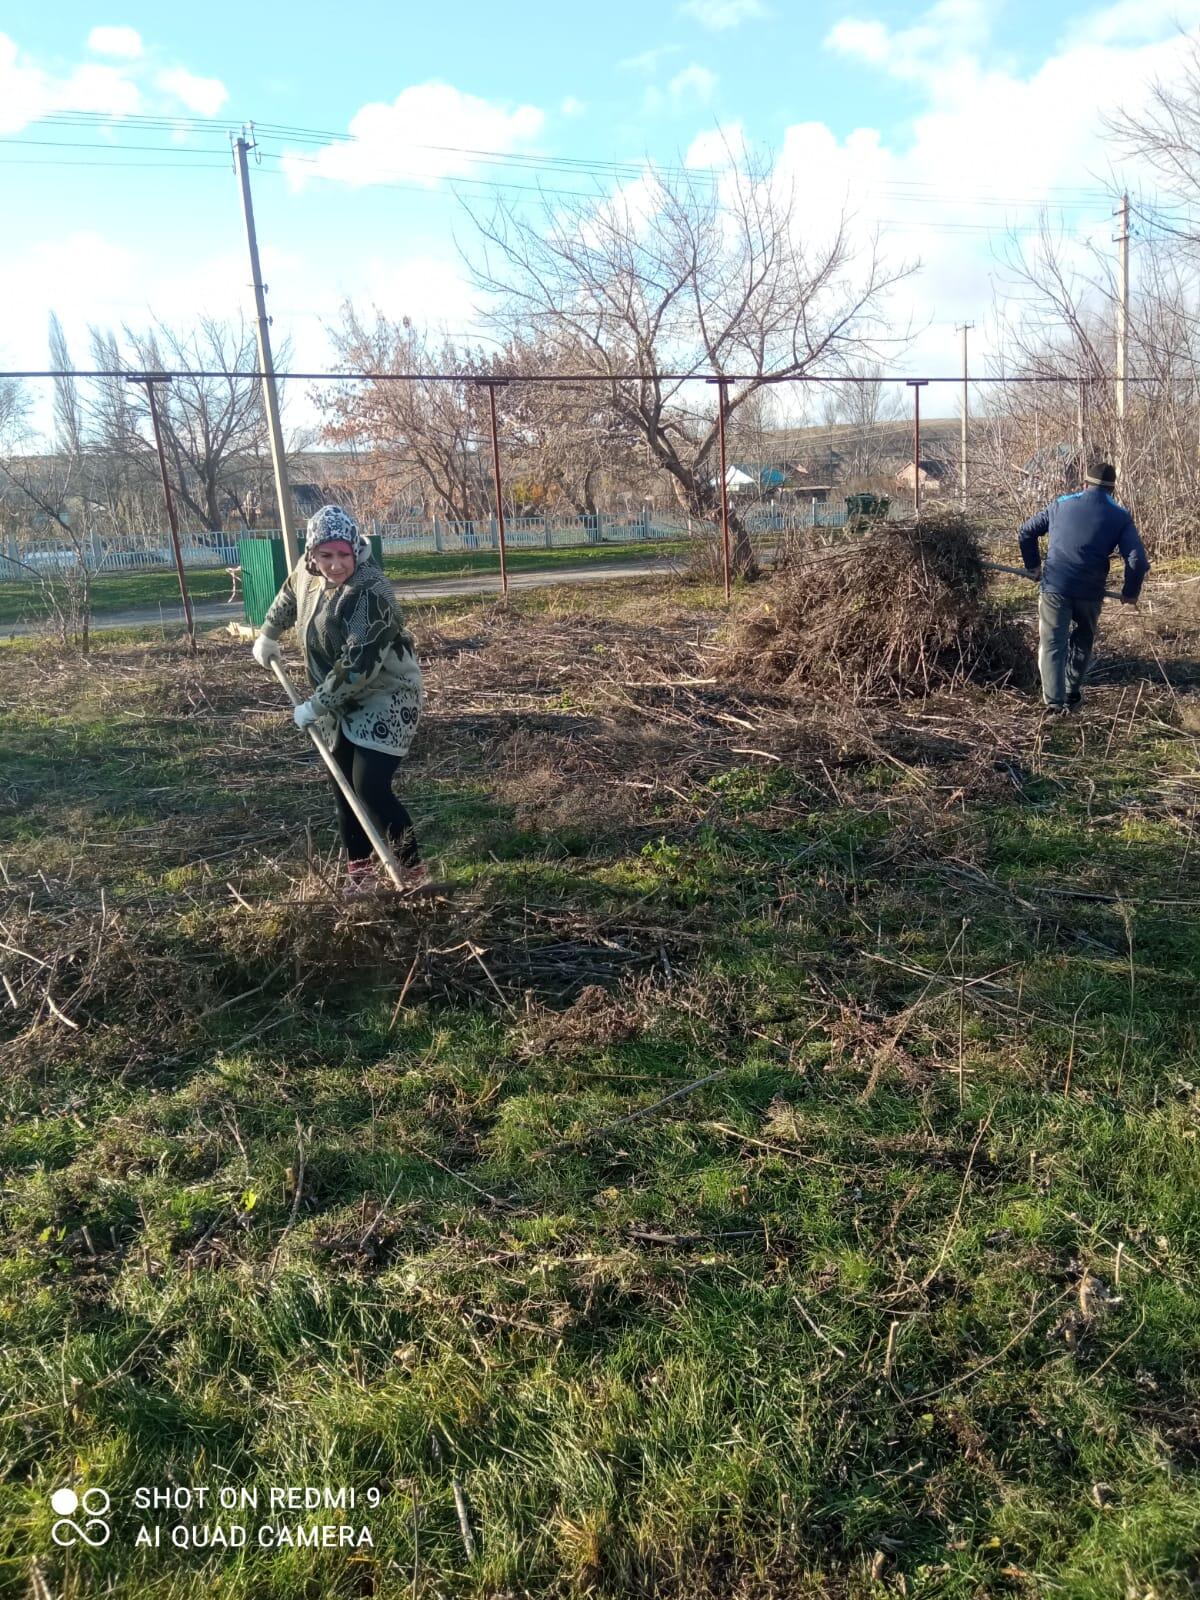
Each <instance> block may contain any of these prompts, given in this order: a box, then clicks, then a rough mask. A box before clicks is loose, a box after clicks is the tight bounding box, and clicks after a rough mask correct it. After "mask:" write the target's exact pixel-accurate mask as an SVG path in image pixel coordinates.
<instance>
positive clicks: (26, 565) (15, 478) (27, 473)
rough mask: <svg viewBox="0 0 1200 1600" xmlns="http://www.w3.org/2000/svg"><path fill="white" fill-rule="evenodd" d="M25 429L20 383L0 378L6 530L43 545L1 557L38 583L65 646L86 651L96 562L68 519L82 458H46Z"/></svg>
mask: <svg viewBox="0 0 1200 1600" xmlns="http://www.w3.org/2000/svg"><path fill="white" fill-rule="evenodd" d="M36 442H37V441H36V440H35V438H34V435H33V432H32V430H31V428H30V425H29V405H28V397H27V396H26V394H25V392H24V390H23V389H22V387H21V385H20V384H19V383H17V382H16V381H15V380H13V379H0V509H2V511H3V514H4V522H5V523H6V524H8V526H9V527H10V528H12V529H14V531H15V530H17V529H19V530H21V531H22V532H28V531H29V529H30V526H31V525H32V526H33V527H34V528H37V529H39V530H42V531H44V533H45V534H46V536H47V537H46V541H45V547H44V548H43V549H41V550H38V551H30V550H29V549H27V548H26V549H24V550H22V551H21V552H18V551H17V549H16V547H15V545H14V546H10V548H9V550H8V552H7V555H6V557H5V559H6V561H7V563H8V564H9V565H10V566H13V567H16V568H18V569H19V570H20V571H22V572H23V573H24V574H25V575H26V576H27V577H28V579H29V581H30V582H31V583H34V584H36V585H37V586H38V588H39V590H40V593H41V597H42V604H43V607H44V610H45V611H46V613H47V614H48V615H49V616H51V617H52V618H53V619H54V622H55V626H56V628H57V631H58V635H59V638H60V639H61V641H62V643H63V644H64V645H67V644H78V645H79V646H80V648H81V649H82V650H83V651H84V652H85V653H86V651H87V649H88V647H89V643H90V635H91V616H92V582H93V579H94V577H95V564H94V562H93V560H92V552H91V550H90V548H89V540H88V535H87V532H86V529H85V528H84V527H83V525H82V524H81V522H80V519H79V518H78V516H74V515H72V510H73V508H75V507H77V506H78V504H79V477H80V457H79V456H70V455H65V454H54V455H44V454H41V453H39V452H37V451H36V450H35V449H34V448H33V446H34V445H35V443H36Z"/></svg>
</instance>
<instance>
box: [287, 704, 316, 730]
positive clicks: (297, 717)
mask: <svg viewBox="0 0 1200 1600" xmlns="http://www.w3.org/2000/svg"><path fill="white" fill-rule="evenodd" d="M320 715H321V713H320V712H319V711H318V710H317V708H316V706H314V705H313V703H312V701H311V700H301V702H300V704H299V705H298V706H296V708H295V709H294V710H293V712H292V721H293V722H294V723H295V724H296V726H297V727H298V728H311V727H312V725H313V723H314V722H315V721H316V720H317V718H318V717H319V716H320Z"/></svg>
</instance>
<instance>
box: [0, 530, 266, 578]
mask: <svg viewBox="0 0 1200 1600" xmlns="http://www.w3.org/2000/svg"><path fill="white" fill-rule="evenodd" d="M270 531H271V530H267V536H269V534H270ZM181 548H182V554H183V564H184V566H185V567H188V568H190V569H192V570H194V571H212V570H220V569H221V568H225V567H236V566H237V564H238V550H237V536H236V535H233V534H228V535H226V534H214V535H211V536H210V537H209V538H208V539H205V540H201V541H198V540H196V539H195V538H194V537H193V538H192V539H190V540H189V541H188V542H186V543H183V544H182V547H181ZM81 570H84V571H88V570H90V571H91V572H94V573H97V574H106V573H118V572H162V571H168V570H169V571H172V572H173V571H174V570H175V557H174V555H173V554H172V552H171V537H170V535H169V534H166V535H163V536H162V537H161V538H156V537H155V536H153V535H151V536H150V537H149V538H141V537H138V536H137V535H133V534H129V535H125V536H123V537H121V536H118V537H116V538H112V539H89V540H86V541H83V542H81V544H80V545H79V547H78V549H72V548H71V547H70V546H67V545H63V544H56V543H54V542H53V541H51V540H49V539H36V538H31V539H6V540H5V541H4V542H3V545H0V582H8V583H29V582H31V581H36V580H37V579H39V578H65V577H69V576H71V574H73V573H77V572H79V571H81Z"/></svg>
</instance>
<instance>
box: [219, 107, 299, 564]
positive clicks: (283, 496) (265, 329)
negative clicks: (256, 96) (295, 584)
mask: <svg viewBox="0 0 1200 1600" xmlns="http://www.w3.org/2000/svg"><path fill="white" fill-rule="evenodd" d="M233 148H234V153H235V155H236V158H237V168H238V177H239V178H240V179H241V183H242V212H243V214H244V216H245V219H246V242H247V244H248V245H249V246H250V273H251V277H252V280H253V285H254V308H255V312H256V314H257V317H258V365H259V370H260V371H261V373H262V375H263V379H262V385H263V402H264V405H265V407H266V412H267V434H268V437H269V439H270V443H271V465H272V467H273V468H274V469H275V501H276V504H277V505H278V507H279V525H280V527H281V528H282V530H283V543H284V548H285V549H286V550H287V558H288V569H289V571H290V570H291V568H292V567H294V566H295V565H296V563H297V561H299V559H300V541H299V540H298V538H297V537H296V523H295V515H294V513H293V511H292V489H291V485H290V484H289V482H288V470H287V455H286V453H285V451H284V448H283V428H282V427H281V426H280V422H279V394H278V391H277V390H276V387H275V362H274V361H273V359H272V357H271V319H270V318H269V317H268V316H267V295H266V289H265V287H264V285H263V281H262V269H261V268H260V266H259V264H258V235H257V234H256V233H255V231H254V205H253V203H252V201H251V199H250V168H249V165H248V164H247V161H246V156H247V154H248V152H249V151H250V150H251V148H252V146H251V144H250V142H249V141H248V140H247V139H246V138H245V137H244V136H243V137H242V138H240V139H235V140H234V141H233Z"/></svg>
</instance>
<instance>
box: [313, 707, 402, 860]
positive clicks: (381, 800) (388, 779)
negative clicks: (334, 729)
mask: <svg viewBox="0 0 1200 1600" xmlns="http://www.w3.org/2000/svg"><path fill="white" fill-rule="evenodd" d="M333 759H334V760H335V761H336V762H337V764H338V766H339V767H341V769H342V771H343V772H344V773H345V774H346V777H347V778H349V780H350V787H351V788H352V789H353V790H354V792H355V794H356V795H357V796H358V798H359V799H360V800H361V801H362V803H363V807H364V809H365V810H366V813H367V815H368V816H369V817H370V819H371V821H372V822H373V823H374V824H375V826H376V827H377V828H378V829H379V831H380V833H381V834H382V835H383V836H384V838H385V839H386V840H387V841H388V842H389V844H390V845H391V847H392V849H393V850H394V851H395V852H396V859H397V860H398V861H399V863H400V865H401V866H402V867H416V866H419V865H420V863H421V856H420V852H419V851H418V850H417V837H416V834H415V833H414V832H413V825H412V818H411V817H410V816H409V814H408V812H407V811H406V810H405V809H404V807H403V806H402V805H401V804H400V802H399V800H397V798H396V796H395V795H394V794H393V793H392V778H393V777H394V776H395V772H396V768H397V767H398V766H399V765H400V757H399V756H390V755H388V754H387V753H386V752H385V751H383V750H367V749H364V747H363V746H362V745H360V744H353V743H351V741H350V740H349V739H347V737H346V735H345V734H344V733H343V731H342V730H341V728H339V729H338V735H337V739H336V740H335V741H334V745H333ZM333 788H334V795H335V798H336V800H337V815H338V829H339V831H340V833H341V836H342V846H343V848H344V849H345V852H346V855H347V858H348V859H349V860H351V861H365V860H366V859H367V857H368V856H370V855H371V854H372V853H373V852H372V850H371V841H370V840H369V839H368V838H367V836H366V834H365V833H364V832H363V829H362V824H361V823H360V822H359V820H358V818H357V817H356V816H355V815H354V812H353V811H352V810H351V809H350V806H349V803H348V802H347V800H346V797H345V795H344V794H343V793H342V791H341V790H340V789H339V788H338V786H337V784H334V786H333Z"/></svg>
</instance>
